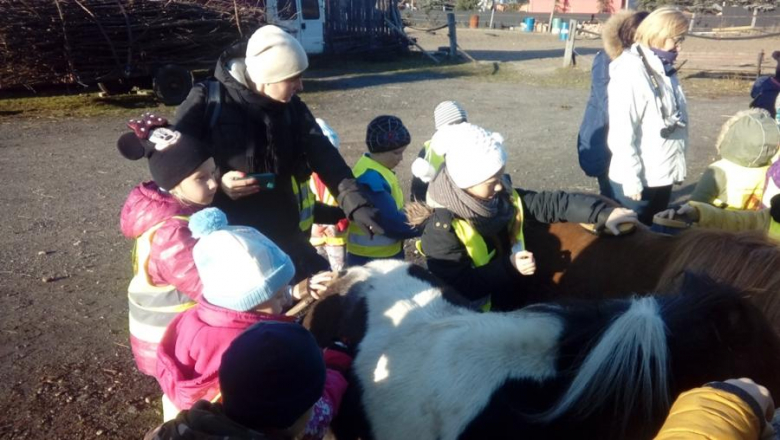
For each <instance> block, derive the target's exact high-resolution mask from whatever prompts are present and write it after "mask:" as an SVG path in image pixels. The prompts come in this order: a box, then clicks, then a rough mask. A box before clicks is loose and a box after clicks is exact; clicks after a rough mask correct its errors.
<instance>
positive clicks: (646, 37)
mask: <svg viewBox="0 0 780 440" xmlns="http://www.w3.org/2000/svg"><path fill="white" fill-rule="evenodd" d="M686 32H688V18H687V17H685V15H684V14H683V13H682V12H680V10H679V9H677V8H673V7H670V6H666V7H663V8H658V9H656V10H655V11H653V12H651V13H650V15H648V16H647V18H645V19H644V20H643V21H642V23H641V24H640V25H639V27H638V28H637V30H636V41H637V43H640V44H643V45H645V46H648V47H655V48H661V47H663V46H664V43H665V40H666V39H667V38H677V37H679V36H681V35H684V34H685V33H686Z"/></svg>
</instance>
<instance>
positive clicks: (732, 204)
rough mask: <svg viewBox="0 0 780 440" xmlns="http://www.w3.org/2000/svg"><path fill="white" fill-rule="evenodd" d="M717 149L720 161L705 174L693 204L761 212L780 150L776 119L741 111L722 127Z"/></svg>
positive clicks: (759, 111)
mask: <svg viewBox="0 0 780 440" xmlns="http://www.w3.org/2000/svg"><path fill="white" fill-rule="evenodd" d="M716 146H717V149H718V152H719V153H720V156H721V159H720V160H718V161H717V162H714V163H712V164H710V165H709V166H708V167H707V169H706V170H705V171H704V174H703V175H702V176H701V179H700V180H699V182H698V183H697V184H696V188H695V189H694V190H693V193H692V194H691V200H693V201H696V202H703V203H709V204H712V205H714V206H717V207H719V208H726V209H750V210H756V209H759V208H760V207H761V204H762V197H763V192H764V186H765V185H764V183H765V179H766V175H767V171H768V169H769V166H770V165H771V163H772V158H773V157H774V156H775V155H776V154H777V151H778V147H780V128H778V126H777V124H776V123H775V121H774V119H773V118H772V117H771V115H770V114H769V113H768V112H767V111H766V110H764V109H760V108H754V109H750V110H744V111H741V112H739V113H737V114H736V115H734V116H732V117H731V119H729V120H728V121H726V123H725V124H723V128H722V129H721V132H720V135H719V136H718V140H717V144H716Z"/></svg>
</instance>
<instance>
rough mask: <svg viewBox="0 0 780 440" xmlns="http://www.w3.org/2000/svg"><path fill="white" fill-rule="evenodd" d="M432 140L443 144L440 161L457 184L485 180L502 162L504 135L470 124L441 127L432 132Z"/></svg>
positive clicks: (464, 185)
mask: <svg viewBox="0 0 780 440" xmlns="http://www.w3.org/2000/svg"><path fill="white" fill-rule="evenodd" d="M434 141H435V142H437V143H444V144H446V146H447V148H446V150H447V154H446V156H444V163H445V164H447V170H448V171H449V174H450V177H451V178H452V181H453V182H454V183H455V185H457V186H458V187H459V188H464V189H465V188H469V187H472V186H474V185H478V184H480V183H482V182H484V181H486V180H488V179H489V178H490V177H492V176H493V175H495V174H496V173H497V172H498V171H499V170H500V169H501V168H502V167H503V166H504V165H505V164H506V151H504V137H503V136H501V134H499V133H493V132H490V131H487V130H485V129H484V128H481V127H477V126H476V125H474V124H469V123H462V124H457V125H448V126H445V127H442V128H441V129H440V130H439V131H438V132H436V135H434V139H433V141H432V142H434Z"/></svg>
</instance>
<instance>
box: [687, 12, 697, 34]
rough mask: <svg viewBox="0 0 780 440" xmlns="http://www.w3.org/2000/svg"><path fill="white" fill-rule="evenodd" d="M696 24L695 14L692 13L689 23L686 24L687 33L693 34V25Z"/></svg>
mask: <svg viewBox="0 0 780 440" xmlns="http://www.w3.org/2000/svg"><path fill="white" fill-rule="evenodd" d="M695 22H696V13H695V12H694V13H693V15H691V22H690V23H688V32H693V24H694V23H695Z"/></svg>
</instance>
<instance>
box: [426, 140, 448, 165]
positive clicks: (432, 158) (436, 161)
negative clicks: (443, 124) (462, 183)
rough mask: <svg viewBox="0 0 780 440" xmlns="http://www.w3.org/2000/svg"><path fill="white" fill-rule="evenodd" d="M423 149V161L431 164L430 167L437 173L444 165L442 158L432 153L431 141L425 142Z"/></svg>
mask: <svg viewBox="0 0 780 440" xmlns="http://www.w3.org/2000/svg"><path fill="white" fill-rule="evenodd" d="M423 147H424V148H425V157H423V159H425V161H426V162H428V163H429V164H431V167H433V169H434V170H436V171H439V168H441V165H442V164H443V163H444V156H442V155H440V154H437V153H436V152H435V151H433V148H431V141H426V142H425V144H423Z"/></svg>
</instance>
